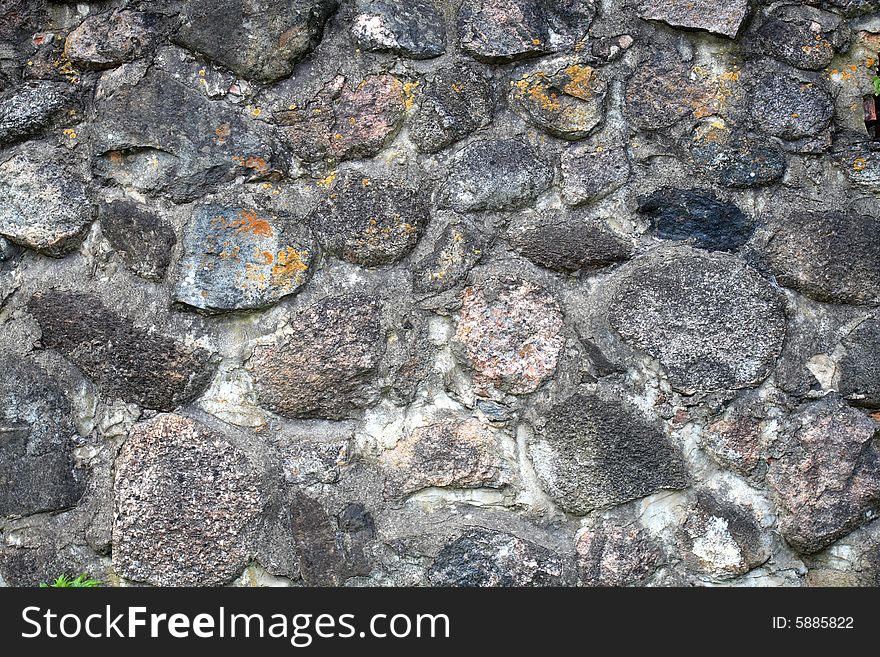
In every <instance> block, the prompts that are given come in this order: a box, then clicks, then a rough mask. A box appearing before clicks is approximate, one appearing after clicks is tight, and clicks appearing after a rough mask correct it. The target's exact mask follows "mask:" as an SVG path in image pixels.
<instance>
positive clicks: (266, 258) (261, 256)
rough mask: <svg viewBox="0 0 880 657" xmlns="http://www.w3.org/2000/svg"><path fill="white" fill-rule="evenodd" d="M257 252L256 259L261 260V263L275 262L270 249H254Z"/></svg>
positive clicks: (269, 263)
mask: <svg viewBox="0 0 880 657" xmlns="http://www.w3.org/2000/svg"><path fill="white" fill-rule="evenodd" d="M256 252H257V260H262V262H263V264H265V265H271V264H272V263H273V262H275V256H274V255H272V252H271V251H261V250H260V249H257V250H256Z"/></svg>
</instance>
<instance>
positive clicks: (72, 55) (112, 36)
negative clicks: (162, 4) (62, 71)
mask: <svg viewBox="0 0 880 657" xmlns="http://www.w3.org/2000/svg"><path fill="white" fill-rule="evenodd" d="M159 20H160V19H159V17H158V16H154V15H150V14H143V13H140V12H135V11H119V12H113V13H112V14H98V15H96V16H90V17H89V18H87V19H86V20H84V21H83V22H82V23H81V24H80V26H79V27H77V28H76V29H75V30H73V31H72V32H71V33H70V34H68V35H67V39H66V40H65V42H64V54H65V55H67V57H68V58H69V59H70V60H71V61H72V62H73V63H74V64H76V65H78V66H82V67H84V68H95V69H104V68H113V67H115V66H119V65H120V64H123V63H125V62H129V61H132V60H134V59H137V58H138V57H140V56H141V55H143V54H144V53H145V52H146V51H147V50H148V49H149V48H150V46H151V45H152V44H153V41H154V37H153V34H154V33H155V31H156V28H157V26H158V23H159Z"/></svg>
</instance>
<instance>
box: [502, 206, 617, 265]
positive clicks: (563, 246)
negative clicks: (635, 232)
mask: <svg viewBox="0 0 880 657" xmlns="http://www.w3.org/2000/svg"><path fill="white" fill-rule="evenodd" d="M505 237H506V239H507V241H508V242H509V243H510V245H511V246H512V247H513V248H514V249H516V250H517V251H518V252H519V253H520V254H522V255H523V256H525V257H526V258H528V259H529V260H531V261H532V262H534V263H535V264H536V265H540V266H542V267H547V268H548V269H553V270H556V271H578V270H585V271H589V270H592V269H597V268H600V267H605V266H607V265H611V264H614V263H615V262H621V261H623V260H628V259H629V257H630V256H631V255H632V246H631V245H630V244H628V243H627V242H626V241H624V240H623V239H621V238H620V237H618V236H617V235H615V234H614V233H613V232H611V231H610V230H609V229H608V227H607V226H605V225H604V224H603V222H602V221H601V220H598V219H593V218H590V217H587V216H582V215H580V214H575V213H571V212H568V211H565V210H535V211H530V210H527V211H525V212H521V213H519V214H516V215H514V216H513V217H512V219H511V221H510V225H509V226H508V228H507V232H506V235H505Z"/></svg>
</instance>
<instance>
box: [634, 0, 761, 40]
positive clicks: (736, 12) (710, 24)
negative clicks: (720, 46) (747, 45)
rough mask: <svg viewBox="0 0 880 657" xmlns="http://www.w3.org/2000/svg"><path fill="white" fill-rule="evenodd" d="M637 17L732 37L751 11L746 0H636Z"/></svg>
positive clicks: (734, 36)
mask: <svg viewBox="0 0 880 657" xmlns="http://www.w3.org/2000/svg"><path fill="white" fill-rule="evenodd" d="M636 9H637V11H638V14H639V16H641V17H642V18H644V19H646V20H656V21H662V22H664V23H666V24H667V25H671V26H672V27H682V28H685V29H690V30H704V31H706V32H711V33H712V34H718V35H721V36H726V37H730V38H731V39H734V38H736V36H737V34H739V30H740V28H741V27H742V24H743V23H744V22H745V20H746V18H748V16H749V13H750V11H751V2H750V1H749V0H729V1H727V2H725V1H723V0H637V1H636Z"/></svg>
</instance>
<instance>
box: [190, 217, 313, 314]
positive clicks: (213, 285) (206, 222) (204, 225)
mask: <svg viewBox="0 0 880 657" xmlns="http://www.w3.org/2000/svg"><path fill="white" fill-rule="evenodd" d="M183 249H184V254H183V257H182V258H181V261H180V265H179V268H178V272H177V279H176V284H175V288H174V299H175V301H177V302H179V303H183V304H186V305H188V306H191V307H193V308H197V309H199V310H203V311H206V312H228V311H234V310H254V309H259V308H265V307H267V306H270V305H272V304H275V303H277V302H278V301H279V300H281V299H283V298H284V297H286V296H290V295H292V294H296V293H297V292H298V291H299V290H300V288H301V287H302V286H303V285H305V283H306V282H307V281H308V280H309V278H310V276H311V273H312V272H311V270H312V265H313V264H314V261H315V258H316V255H317V245H316V244H315V243H314V240H313V239H312V237H311V235H310V233H309V230H308V228H306V227H304V226H302V225H300V224H299V223H297V222H295V221H294V220H293V219H292V218H290V217H280V216H277V215H275V214H272V213H269V212H266V211H265V210H262V209H259V208H255V207H244V206H242V207H235V206H231V207H230V206H227V205H217V204H208V205H203V206H201V207H198V208H195V209H194V210H193V214H192V218H191V219H190V223H189V225H188V226H187V229H186V232H185V233H184V239H183Z"/></svg>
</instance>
